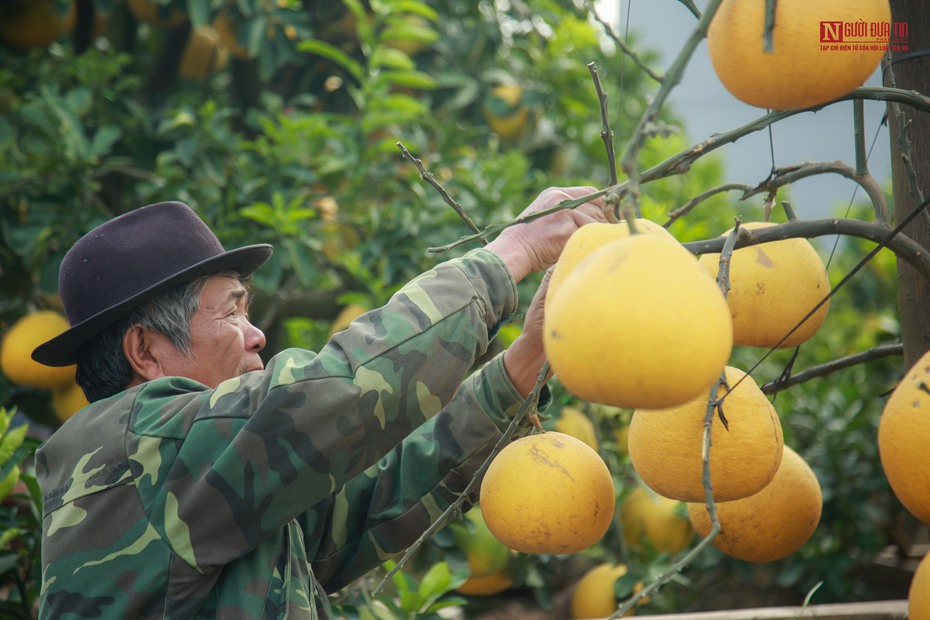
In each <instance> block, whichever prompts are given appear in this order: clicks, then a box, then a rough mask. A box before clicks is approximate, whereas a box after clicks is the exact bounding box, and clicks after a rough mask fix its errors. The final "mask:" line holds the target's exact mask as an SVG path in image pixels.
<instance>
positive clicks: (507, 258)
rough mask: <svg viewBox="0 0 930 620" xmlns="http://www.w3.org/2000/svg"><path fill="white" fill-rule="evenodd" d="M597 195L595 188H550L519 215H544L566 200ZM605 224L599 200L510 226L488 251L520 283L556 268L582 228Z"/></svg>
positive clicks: (491, 243) (487, 247)
mask: <svg viewBox="0 0 930 620" xmlns="http://www.w3.org/2000/svg"><path fill="white" fill-rule="evenodd" d="M595 192H597V189H595V188H593V187H550V188H549V189H546V190H544V191H543V192H542V193H541V194H539V196H538V197H537V198H536V199H535V200H534V201H533V202H532V203H530V206H528V207H527V208H526V209H524V210H523V212H522V213H521V214H520V215H521V216H526V215H529V214H531V213H536V212H539V211H545V210H547V209H551V208H553V207H555V206H556V205H557V204H559V203H560V202H562V201H563V200H575V199H577V198H581V197H582V196H586V195H588V194H593V193H595ZM606 221H607V217H606V215H605V213H604V205H603V200H602V199H597V200H595V201H591V202H586V203H584V204H582V205H580V206H578V207H576V208H574V209H562V210H561V211H557V212H555V213H552V214H550V215H547V216H545V217H541V218H539V219H536V220H533V221H531V222H528V223H526V224H517V225H514V226H510V227H508V228H506V229H504V231H503V232H501V234H500V235H498V236H497V238H496V239H494V240H493V241H491V242H490V243H489V244H488V245H487V246H485V247H486V249H488V250H490V251H492V252H494V253H495V254H497V255H498V256H499V257H500V258H501V260H503V261H504V264H506V265H507V267H508V268H509V269H510V273H512V274H513V278H514V280H516V281H517V282H519V281H521V280H522V279H523V278H525V277H526V276H527V274H529V273H531V272H539V271H545V270H546V269H548V268H549V267H550V266H551V265H553V264H554V263H555V261H556V260H558V258H559V254H561V253H562V248H563V247H564V246H565V242H566V241H568V238H569V237H570V236H571V235H572V233H574V232H575V231H576V230H578V229H579V228H580V227H581V226H584V225H585V224H590V223H592V222H606Z"/></svg>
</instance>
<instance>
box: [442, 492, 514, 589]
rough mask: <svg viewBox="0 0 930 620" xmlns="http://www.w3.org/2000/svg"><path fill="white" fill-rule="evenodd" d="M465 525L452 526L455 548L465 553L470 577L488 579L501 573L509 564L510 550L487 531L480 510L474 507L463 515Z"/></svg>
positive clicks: (455, 524) (454, 524) (456, 524)
mask: <svg viewBox="0 0 930 620" xmlns="http://www.w3.org/2000/svg"><path fill="white" fill-rule="evenodd" d="M465 520H466V521H468V524H466V523H453V524H452V526H451V527H452V538H453V540H454V541H455V546H456V547H458V548H459V549H461V550H462V552H464V553H465V558H466V559H467V560H468V568H469V571H470V573H469V575H470V576H471V577H490V576H491V575H494V574H497V573H500V572H501V571H503V570H504V569H505V568H506V567H507V564H508V563H509V562H510V548H509V547H507V546H506V545H505V544H504V543H502V542H501V541H499V540H497V538H495V537H494V534H492V533H491V530H489V529H488V526H487V524H486V523H485V522H484V518H483V517H482V516H481V508H480V507H479V506H474V507H473V508H472V509H471V510H469V511H468V512H467V513H466V514H465Z"/></svg>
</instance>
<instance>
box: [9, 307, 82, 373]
mask: <svg viewBox="0 0 930 620" xmlns="http://www.w3.org/2000/svg"><path fill="white" fill-rule="evenodd" d="M68 327H69V325H68V319H66V318H65V316H64V315H63V314H61V313H60V312H56V311H55V310H40V311H38V312H32V313H30V314H27V315H25V316H23V317H22V318H20V319H19V320H18V321H16V322H15V323H14V324H13V326H12V327H10V330H9V331H8V332H7V333H6V335H5V336H4V337H3V343H2V345H0V369H2V370H3V374H5V375H6V376H7V378H8V379H9V380H10V381H12V382H13V383H15V384H17V385H22V386H27V387H35V388H42V389H47V390H54V389H56V388H60V387H65V386H66V385H69V384H70V383H72V382H73V381H74V372H75V367H74V366H62V367H54V368H53V367H51V366H46V365H44V364H40V363H39V362H36V361H34V360H33V359H32V351H33V349H35V348H36V347H37V346H39V345H40V344H42V343H44V342H46V341H47V340H50V339H52V338H54V337H55V336H57V335H58V334H60V333H62V332H63V331H65V330H66V329H68Z"/></svg>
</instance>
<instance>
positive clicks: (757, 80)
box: [707, 0, 891, 110]
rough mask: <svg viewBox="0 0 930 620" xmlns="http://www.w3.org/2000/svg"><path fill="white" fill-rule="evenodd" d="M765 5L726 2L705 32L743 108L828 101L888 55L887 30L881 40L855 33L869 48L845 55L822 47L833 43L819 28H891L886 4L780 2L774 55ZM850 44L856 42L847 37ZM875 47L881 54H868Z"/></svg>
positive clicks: (863, 0)
mask: <svg viewBox="0 0 930 620" xmlns="http://www.w3.org/2000/svg"><path fill="white" fill-rule="evenodd" d="M765 4H766V1H765V0H723V2H722V3H721V4H720V8H719V9H718V10H717V12H716V13H715V14H714V17H713V20H712V21H711V23H710V27H709V28H708V31H707V46H708V51H709V52H710V60H711V63H712V64H713V67H714V71H715V72H716V73H717V77H718V78H719V79H720V82H721V83H722V84H723V85H724V87H725V88H726V89H727V90H728V91H730V93H731V94H733V96H735V97H736V98H738V99H740V100H741V101H744V102H745V103H748V104H750V105H754V106H758V107H760V108H768V109H772V110H794V109H799V108H806V107H809V106H814V105H818V104H821V103H826V102H828V101H831V100H833V99H836V98H837V97H842V96H843V95H846V94H847V93H849V92H850V91H852V90H853V89H855V88H856V87H858V86H860V85H861V84H862V83H863V82H865V81H866V80H867V79H868V78H869V76H870V75H872V72H874V71H875V69H876V68H877V67H878V63H879V62H880V61H881V58H882V56H883V55H884V53H885V44H887V42H888V34H887V32H886V33H885V34H884V37H880V36H877V35H872V36H865V37H858V36H856V37H855V39H856V40H857V41H867V43H866V44H864V45H863V44H860V45H857V46H856V47H857V48H858V49H846V50H841V49H822V46H823V45H824V43H823V42H822V41H821V37H822V36H825V37H826V38H830V36H831V35H830V33H829V32H828V31H827V30H822V29H824V28H830V24H834V25H836V24H837V23H838V22H841V24H840V27H841V28H842V27H847V26H852V27H855V26H858V25H864V26H865V28H866V29H867V30H870V29H871V28H873V27H880V26H885V27H888V25H889V23H890V21H891V9H890V6H889V3H888V0H855V1H853V2H851V1H850V0H819V1H817V2H810V1H809V0H778V2H777V4H776V9H775V27H774V29H773V31H772V33H773V48H774V49H773V50H772V51H771V52H767V51H765V50H764V49H763V35H764V33H765ZM880 39H883V42H882V41H880ZM846 42H847V43H852V42H853V41H851V39H850V37H848V36H847V37H846ZM872 42H876V45H874V47H875V48H876V49H871V48H872V47H873V45H872ZM827 44H828V45H829V43H827ZM850 48H852V45H850ZM867 48H868V49H867Z"/></svg>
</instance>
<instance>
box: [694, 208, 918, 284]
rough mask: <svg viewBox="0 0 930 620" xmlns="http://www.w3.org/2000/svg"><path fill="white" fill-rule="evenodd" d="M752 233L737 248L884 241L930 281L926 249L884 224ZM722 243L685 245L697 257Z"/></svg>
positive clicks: (806, 223) (813, 224)
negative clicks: (785, 242)
mask: <svg viewBox="0 0 930 620" xmlns="http://www.w3.org/2000/svg"><path fill="white" fill-rule="evenodd" d="M750 232H751V236H750V238H749V239H748V240H743V239H742V238H741V239H740V240H739V241H738V242H737V245H736V247H737V248H741V247H747V246H750V245H756V244H758V243H767V242H769V241H779V240H782V239H791V238H794V237H804V238H807V239H812V238H815V237H823V236H827V235H849V236H851V237H859V238H860V239H866V240H868V241H874V242H876V243H880V242H882V241H883V240H885V245H886V247H887V248H888V249H889V250H891V251H892V252H894V253H895V255H896V256H898V257H899V258H902V259H904V260H906V261H907V262H908V263H909V264H910V265H911V266H913V267H914V268H915V269H916V270H917V271H919V272H920V273H921V274H923V276H924V277H926V278H928V279H930V256H928V255H927V252H926V249H925V248H924V247H923V246H921V245H920V244H918V243H917V242H915V241H914V240H912V239H911V238H910V237H907V236H905V235H903V234H901V233H898V234H896V235H894V236H892V237H891V238H888V236H889V235H890V234H891V233H892V232H893V229H891V228H889V227H888V226H885V225H884V224H880V223H876V222H864V221H862V220H857V219H847V218H830V219H820V220H797V221H794V222H784V223H781V224H775V225H774V226H767V227H765V228H757V229H754V230H752V231H750ZM723 243H724V238H723V237H717V238H716V239H707V240H704V241H689V242H687V243H684V244H683V245H684V246H685V247H686V248H688V249H689V250H690V251H691V252H693V253H695V254H708V253H715V252H719V251H720V250H721V248H723Z"/></svg>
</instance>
